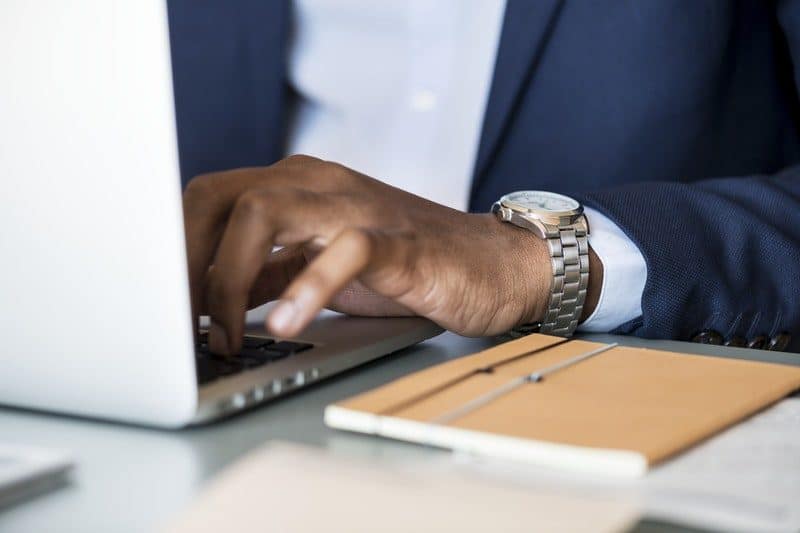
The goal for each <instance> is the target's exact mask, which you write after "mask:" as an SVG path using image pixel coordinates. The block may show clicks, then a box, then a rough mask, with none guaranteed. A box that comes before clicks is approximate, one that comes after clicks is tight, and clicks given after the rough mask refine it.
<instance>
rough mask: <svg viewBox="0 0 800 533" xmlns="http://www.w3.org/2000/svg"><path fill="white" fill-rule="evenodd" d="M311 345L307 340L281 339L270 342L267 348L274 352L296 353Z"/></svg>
mask: <svg viewBox="0 0 800 533" xmlns="http://www.w3.org/2000/svg"><path fill="white" fill-rule="evenodd" d="M313 347H314V345H313V344H309V343H307V342H292V341H281V342H276V343H275V344H271V345H270V346H269V350H270V351H276V352H287V353H298V352H302V351H305V350H308V349H310V348H313Z"/></svg>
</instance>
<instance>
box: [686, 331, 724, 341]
mask: <svg viewBox="0 0 800 533" xmlns="http://www.w3.org/2000/svg"><path fill="white" fill-rule="evenodd" d="M692 342H698V343H700V344H722V335H720V334H719V332H717V331H714V330H713V329H704V330H702V331H701V332H699V333H697V334H696V335H695V336H694V337H692Z"/></svg>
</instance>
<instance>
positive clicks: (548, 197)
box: [502, 191, 581, 214]
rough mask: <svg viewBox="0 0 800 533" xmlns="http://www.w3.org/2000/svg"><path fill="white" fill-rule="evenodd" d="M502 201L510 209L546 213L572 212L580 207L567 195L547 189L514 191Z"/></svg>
mask: <svg viewBox="0 0 800 533" xmlns="http://www.w3.org/2000/svg"><path fill="white" fill-rule="evenodd" d="M502 202H503V203H504V204H506V205H507V206H508V207H510V208H512V209H517V210H523V211H532V212H535V213H547V214H560V213H570V214H572V213H573V212H574V211H576V210H579V209H580V207H581V204H579V203H578V202H577V201H576V200H573V199H572V198H570V197H569V196H564V195H562V194H556V193H554V192H547V191H519V192H514V193H511V194H509V195H506V196H504V197H503V199H502Z"/></svg>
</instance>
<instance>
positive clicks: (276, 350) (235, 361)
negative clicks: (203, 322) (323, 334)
mask: <svg viewBox="0 0 800 533" xmlns="http://www.w3.org/2000/svg"><path fill="white" fill-rule="evenodd" d="M198 341H199V342H198V344H197V349H196V355H195V368H196V369H197V381H198V383H200V384H201V385H204V384H206V383H210V382H212V381H215V380H217V379H220V378H224V377H228V376H232V375H234V374H238V373H239V372H245V371H247V370H253V369H255V368H259V367H262V366H264V365H266V364H269V363H273V362H275V361H280V360H282V359H285V358H287V357H290V356H292V355H294V354H296V353H300V352H304V351H306V350H309V349H311V348H313V347H314V345H313V344H309V343H307V342H293V341H280V342H276V341H274V340H273V339H268V338H264V337H251V336H245V337H244V341H243V342H242V350H241V351H240V352H239V353H238V354H236V355H233V356H230V357H226V356H224V355H216V354H212V353H211V352H210V351H209V350H208V333H207V332H202V333H200V336H199V339H198Z"/></svg>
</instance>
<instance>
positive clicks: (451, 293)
mask: <svg viewBox="0 0 800 533" xmlns="http://www.w3.org/2000/svg"><path fill="white" fill-rule="evenodd" d="M184 219H185V226H186V238H187V249H188V257H189V275H190V281H191V294H192V312H193V314H194V316H195V318H196V317H197V316H198V315H200V314H208V315H209V316H210V318H211V328H210V331H209V347H210V349H211V350H212V351H213V352H215V353H219V354H226V355H230V354H234V353H237V352H238V351H239V350H240V348H241V343H242V336H243V333H244V313H245V310H246V309H248V308H252V307H256V306H258V305H260V304H262V303H264V302H267V301H270V300H274V299H276V298H279V299H280V300H281V301H280V303H279V304H278V305H277V306H276V307H275V309H273V311H272V312H271V313H270V314H269V316H268V317H267V320H266V327H267V329H268V330H269V331H270V332H271V333H272V334H274V335H276V336H278V337H292V336H295V335H297V334H298V333H300V332H301V331H302V330H303V328H304V327H305V326H307V325H308V324H309V322H311V321H312V320H313V319H314V317H315V316H316V314H317V313H318V312H319V311H320V310H321V309H322V308H324V307H328V308H331V309H335V310H337V311H341V312H345V313H349V314H354V315H362V316H408V315H418V316H424V317H427V318H429V319H431V320H433V321H434V322H436V323H438V324H439V325H441V326H442V327H444V328H446V329H449V330H451V331H454V332H456V333H460V334H462V335H468V336H484V335H495V334H500V333H503V332H506V331H508V330H509V329H511V328H513V327H515V326H517V325H520V324H524V323H528V322H533V321H536V320H538V319H539V318H540V317H542V316H543V315H544V311H545V307H546V305H547V297H548V295H549V290H550V282H551V277H552V273H551V267H550V258H549V255H548V252H547V250H546V247H545V244H544V242H543V241H541V240H540V239H538V238H537V237H536V236H535V235H533V234H532V233H531V232H529V231H527V230H523V229H520V228H517V227H515V226H513V225H511V224H504V223H501V222H499V221H498V220H497V219H496V218H495V217H494V216H493V215H491V214H467V213H463V212H460V211H456V210H453V209H450V208H447V207H445V206H442V205H439V204H436V203H433V202H430V201H428V200H425V199H423V198H420V197H418V196H414V195H412V194H410V193H407V192H404V191H402V190H399V189H396V188H394V187H391V186H389V185H386V184H385V183H382V182H380V181H378V180H375V179H372V178H370V177H367V176H365V175H363V174H359V173H358V172H355V171H353V170H350V169H348V168H346V167H344V166H342V165H339V164H336V163H330V162H326V161H322V160H319V159H316V158H312V157H307V156H292V157H289V158H287V159H284V160H282V161H280V162H278V163H276V164H274V165H271V166H269V167H263V168H243V169H237V170H231V171H227V172H219V173H213V174H206V175H203V176H198V177H197V178H195V179H194V180H192V181H191V182H190V184H189V186H188V187H187V189H186V192H185V193H184ZM273 246H282V247H284V248H283V249H281V250H280V251H278V252H274V253H272V249H273ZM590 271H591V277H590V280H589V289H588V295H587V301H586V304H585V306H584V318H585V317H586V316H588V315H589V314H591V312H592V310H593V309H594V307H595V306H596V304H597V300H598V297H599V292H600V286H601V280H602V264H601V263H600V261H599V260H598V259H597V256H596V255H595V254H594V252H593V251H591V250H590ZM195 323H196V320H195Z"/></svg>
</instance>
